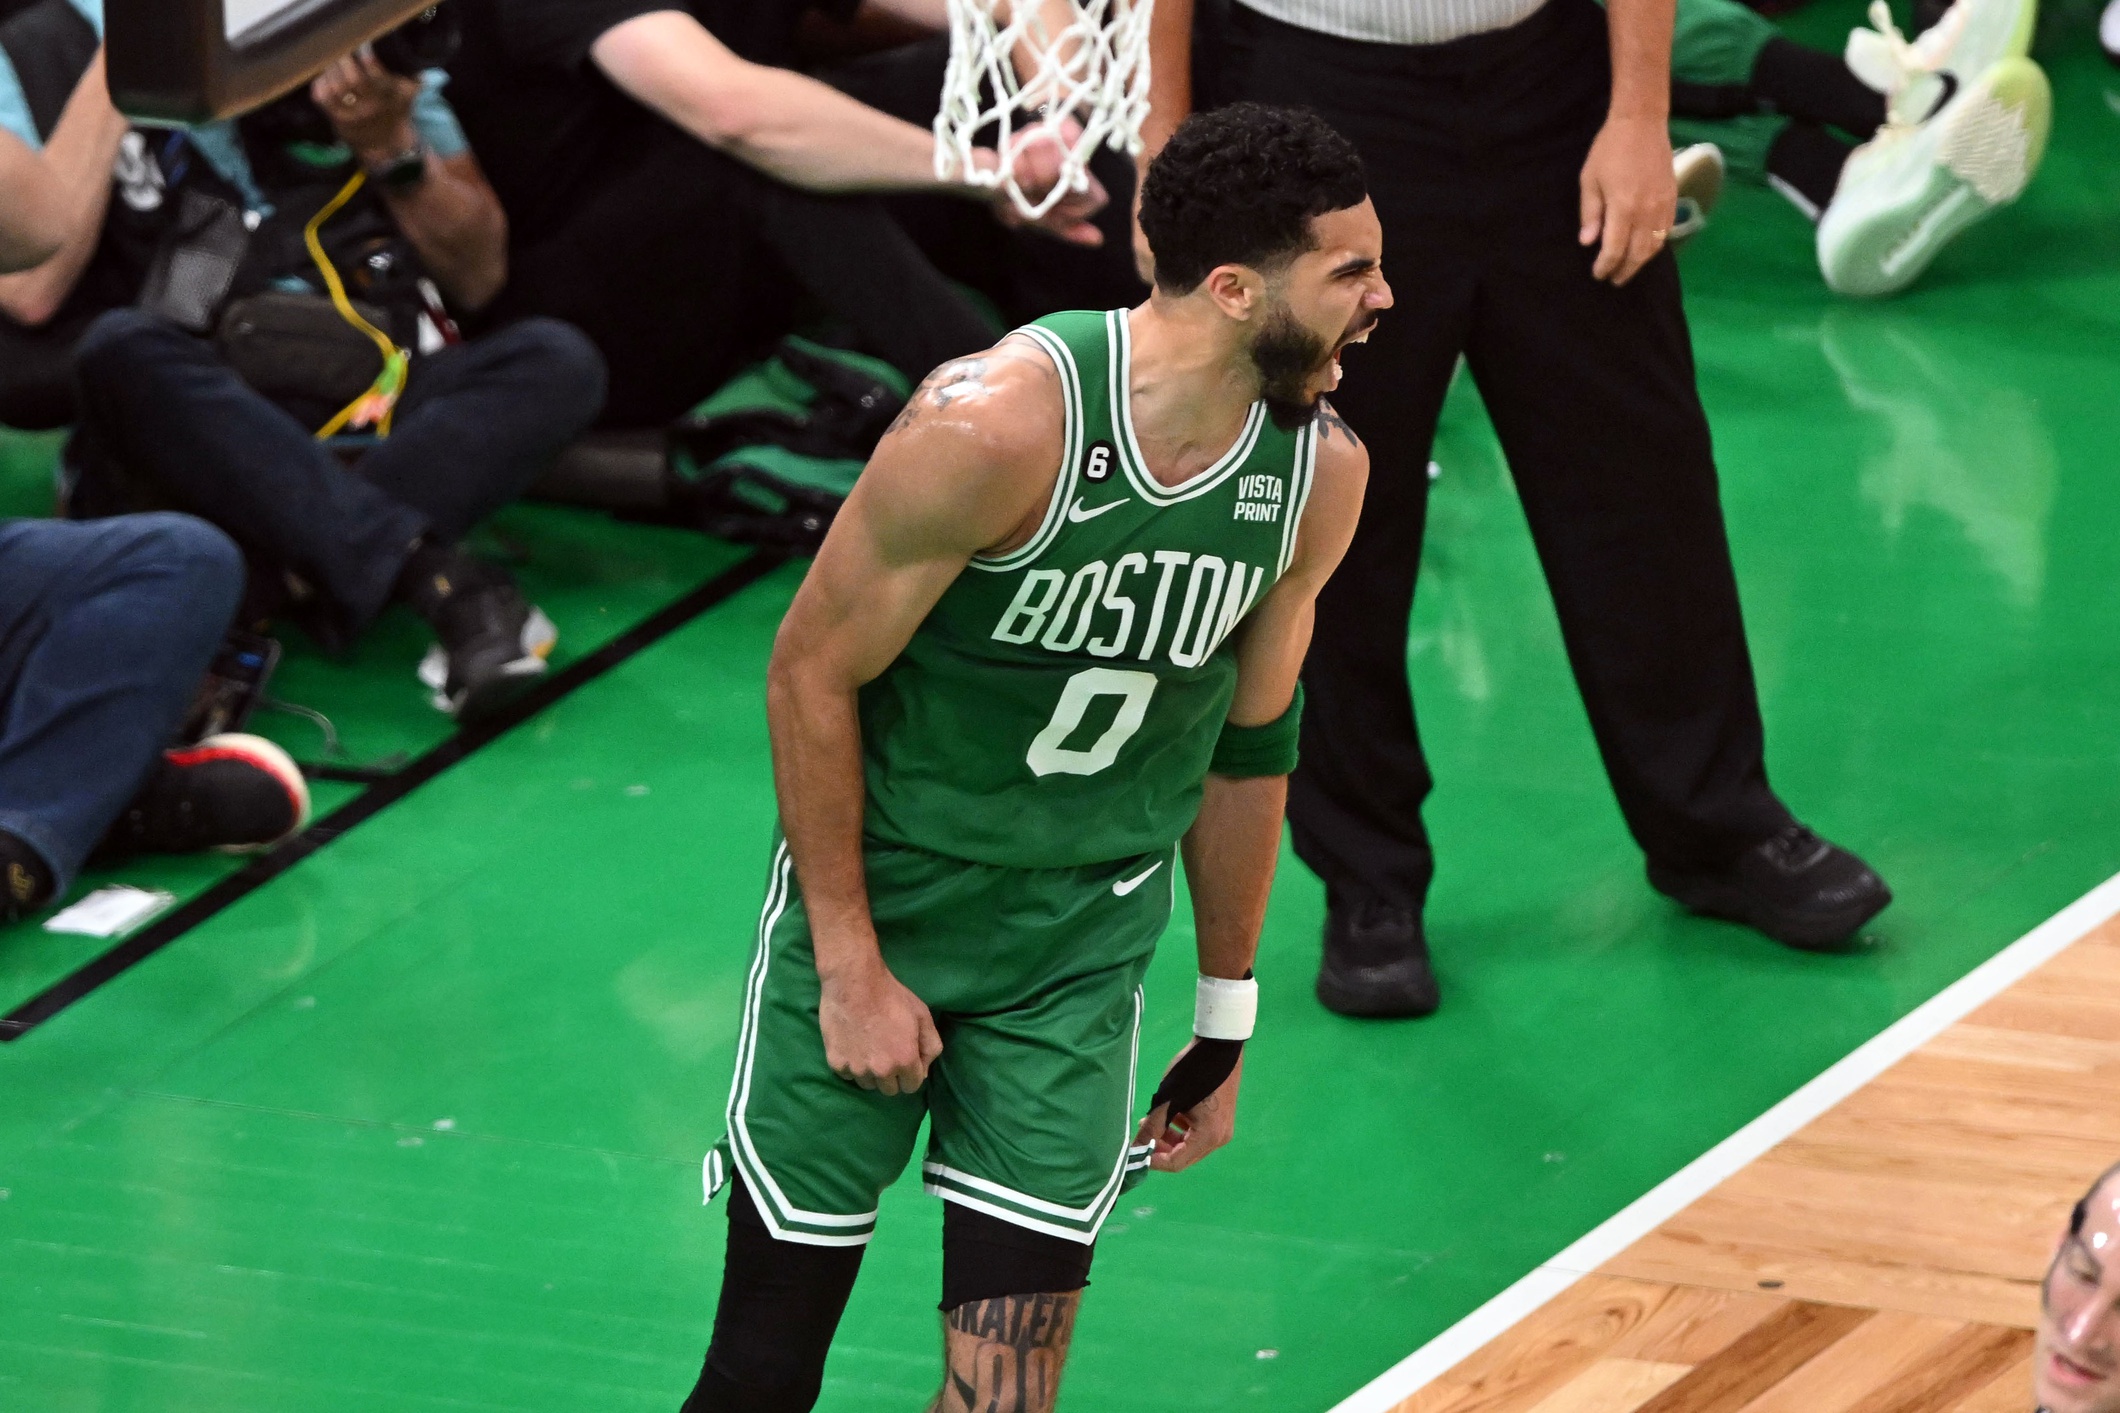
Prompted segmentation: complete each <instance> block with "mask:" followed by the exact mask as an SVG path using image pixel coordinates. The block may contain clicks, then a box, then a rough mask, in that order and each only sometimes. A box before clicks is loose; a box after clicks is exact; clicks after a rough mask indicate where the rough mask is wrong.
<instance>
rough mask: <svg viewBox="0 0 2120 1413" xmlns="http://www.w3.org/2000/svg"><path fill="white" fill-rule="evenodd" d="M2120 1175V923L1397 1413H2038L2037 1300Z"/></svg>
mask: <svg viewBox="0 0 2120 1413" xmlns="http://www.w3.org/2000/svg"><path fill="white" fill-rule="evenodd" d="M2116 1160H2120V920H2115V921H2111V922H2108V923H2106V924H2105V925H2104V926H2102V927H2100V928H2098V929H2097V930H2095V931H2093V932H2092V933H2090V934H2089V935H2088V936H2086V937H2084V938H2083V939H2082V940H2080V941H2078V942H2077V943H2075V944H2074V945H2073V946H2071V947H2070V948H2068V949H2067V950H2066V951H2064V952H2062V953H2061V954H2060V955H2059V956H2057V957H2055V958H2054V959H2053V960H2052V961H2050V962H2048V963H2047V964H2046V965H2045V966H2043V967H2041V968H2040V969H2039V970H2038V971H2036V972H2033V973H2032V974H2031V975H2030V976H2028V977H2026V978H2025V979H2024V980H2023V981H2021V982H2019V983H2017V984H2016V985H2015V986H2013V987H2011V988H2010V989H2009V990H2008V991H2005V992H2003V993H2002V994H2001V995H2000V996H1998V997H1996V998H1995V999H1994V1000H1993V1001H1991V1002H1989V1003H1988V1004H1987V1005H1985V1006H1983V1007H1981V1008H1980V1009H1979V1010H1978V1011H1975V1012H1974V1013H1973V1014H1972V1015H1971V1016H1969V1017H1967V1018H1966V1020H1965V1021H1963V1022H1962V1023H1960V1024H1959V1025H1957V1026H1955V1027H1953V1028H1952V1029H1950V1030H1948V1031H1946V1032H1945V1033H1944V1034H1942V1035H1941V1036H1939V1037H1937V1038H1936V1039H1935V1040H1934V1041H1932V1042H1930V1043H1929V1044H1928V1045H1926V1046H1924V1047H1922V1048H1921V1049H1920V1050H1918V1051H1916V1052H1915V1053H1914V1054H1912V1055H1910V1056H1908V1057H1907V1058H1906V1059H1905V1060H1903V1061H1901V1062H1900V1063H1899V1064H1898V1065H1896V1066H1894V1067H1893V1068H1892V1069H1890V1070H1888V1071H1886V1072H1885V1073H1884V1074H1883V1075H1882V1076H1880V1077H1879V1078H1878V1079H1876V1080H1875V1081H1874V1082H1872V1083H1871V1084H1869V1085H1867V1086H1866V1087H1864V1088H1863V1089H1861V1090H1859V1091H1857V1092H1856V1093H1855V1094H1854V1095H1853V1096H1851V1097H1850V1098H1848V1099H1847V1100H1845V1101H1844V1102H1843V1103H1841V1104H1840V1105H1839V1106H1838V1107H1836V1108H1834V1109H1832V1110H1830V1111H1829V1112H1827V1113H1826V1114H1825V1115H1823V1116H1822V1117H1820V1118H1819V1119H1818V1120H1816V1121H1815V1122H1813V1123H1812V1124H1810V1125H1809V1126H1807V1127H1805V1128H1804V1129H1802V1130H1800V1131H1799V1132H1797V1133H1796V1134H1795V1135H1793V1136H1792V1137H1790V1138H1789V1139H1787V1140H1786V1141H1785V1142H1783V1143H1781V1144H1780V1145H1778V1146H1777V1147H1775V1148H1774V1149H1773V1150H1771V1151H1770V1152H1768V1153H1767V1154H1766V1156H1764V1157H1763V1158H1761V1159H1760V1160H1759V1161H1757V1162H1755V1163H1753V1164H1751V1165H1750V1166H1749V1167H1747V1168H1745V1169H1743V1170H1742V1171H1740V1172H1738V1173H1737V1174H1736V1175H1735V1176H1733V1177H1731V1178H1730V1179H1729V1180H1728V1181H1726V1182H1724V1183H1723V1184H1722V1185H1721V1186H1719V1187H1717V1188H1716V1189H1715V1190H1714V1191H1712V1192H1710V1193H1709V1194H1708V1195H1707V1196H1706V1197H1703V1198H1702V1199H1700V1200H1699V1201H1698V1202H1695V1203H1694V1204H1693V1205H1692V1206H1690V1207H1688V1208H1686V1209H1685V1210H1684V1211H1682V1212H1680V1213H1679V1214H1678V1215H1677V1216H1675V1217H1673V1218H1672V1219H1671V1220H1670V1221H1668V1222H1666V1223H1665V1224H1664V1225H1663V1226H1662V1227H1660V1228H1658V1229H1657V1230H1656V1231H1654V1232H1651V1233H1650V1234H1649V1235H1648V1236H1647V1237H1645V1238H1643V1239H1642V1240H1641V1241H1639V1242H1637V1243H1635V1244H1634V1245H1633V1246H1632V1247H1630V1248H1628V1249H1627V1250H1626V1251H1624V1252H1622V1253H1621V1254H1620V1255H1619V1256H1618V1257H1616V1258H1615V1259H1613V1260H1611V1261H1609V1262H1607V1263H1606V1264H1605V1266H1604V1267H1602V1268H1601V1269H1600V1270H1598V1271H1596V1272H1594V1273H1592V1274H1590V1275H1589V1276H1587V1277H1586V1278H1584V1279H1583V1280H1582V1281H1580V1282H1579V1283H1578V1284H1576V1285H1575V1286H1574V1287H1572V1288H1571V1289H1569V1290H1568V1291H1566V1292H1565V1293H1564V1294H1562V1295H1561V1296H1559V1297H1558V1298H1556V1299H1555V1300H1553V1301H1552V1302H1551V1303H1550V1304H1548V1305H1546V1306H1545V1307H1544V1308H1542V1309H1540V1310H1539V1311H1537V1312H1536V1313H1535V1314H1533V1315H1532V1316H1531V1317H1530V1318H1528V1319H1526V1320H1525V1321H1524V1322H1523V1323H1521V1324H1519V1325H1517V1326H1516V1327H1515V1328H1513V1329H1511V1330H1510V1331H1509V1332H1508V1333H1506V1334H1505V1335H1503V1336H1502V1337H1501V1338H1499V1339H1497V1340H1495V1341H1493V1342H1492V1343H1490V1344H1488V1345H1487V1346H1486V1347H1485V1348H1483V1349H1481V1350H1480V1351H1478V1352H1477V1353H1476V1354H1474V1355H1472V1356H1471V1357H1470V1358H1468V1359H1466V1360H1465V1361H1464V1362H1462V1363H1460V1364H1459V1365H1458V1366H1457V1367H1456V1368H1454V1369H1452V1370H1451V1371H1449V1372H1448V1373H1446V1374H1444V1375H1443V1376H1442V1377H1441V1378H1439V1379H1437V1380H1436V1381H1435V1382H1433V1383H1431V1384H1429V1385H1428V1386H1427V1387H1426V1388H1424V1389H1422V1390H1420V1391H1419V1392H1418V1393H1416V1394H1414V1395H1413V1396H1412V1397H1410V1398H1408V1399H1407V1400H1405V1401H1404V1402H1403V1403H1401V1404H1399V1405H1398V1408H1397V1410H1396V1413H2030V1409H2031V1406H2032V1404H2031V1348H2032V1335H2031V1329H2032V1325H2033V1322H2034V1321H2035V1319H2036V1318H2037V1314H2038V1301H2039V1296H2038V1282H2039V1279H2040V1276H2041V1275H2042V1274H2043V1273H2044V1271H2045V1268H2046V1262H2047V1257H2048V1254H2049V1253H2050V1252H2051V1250H2052V1248H2053V1242H2054V1239H2055V1237H2056V1236H2057V1235H2058V1233H2059V1231H2060V1229H2061V1227H2062V1225H2063V1223H2064V1222H2065V1221H2066V1219H2067V1214H2068V1210H2069V1207H2070V1205H2071V1204H2072V1203H2074V1201H2075V1200H2076V1198H2077V1197H2078V1196H2080V1195H2081V1194H2082V1192H2083V1190H2084V1188H2085V1187H2087V1186H2088V1185H2089V1184H2090V1182H2091V1180H2092V1179H2093V1178H2095V1177H2096V1176H2097V1175H2098V1174H2099V1173H2100V1172H2101V1171H2103V1170H2104V1169H2105V1168H2106V1167H2107V1166H2108V1165H2110V1164H2111V1163H2113V1162H2114V1161H2116Z"/></svg>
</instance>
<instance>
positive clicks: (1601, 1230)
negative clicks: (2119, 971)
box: [1332, 874, 2120, 1413]
mask: <svg viewBox="0 0 2120 1413" xmlns="http://www.w3.org/2000/svg"><path fill="white" fill-rule="evenodd" d="M2115 913H2120V874H2116V875H2114V876H2113V877H2111V878H2108V879H2107V880H2105V882H2103V883H2101V884H2099V885H2098V886H2097V887H2096V888H2093V889H2091V891H2090V892H2088V893H2086V894H2084V895H2083V896H2082V897H2081V898H2078V899H2077V900H2076V901H2075V902H2073V903H2071V904H2069V905H2068V906H2067V907H2065V908H2063V909H2062V910H2061V911H2060V912H2058V913H2055V914H2054V915H2053V916H2052V917H2050V918H2048V919H2047V920H2046V921H2045V922H2043V923H2041V924H2039V926H2037V927H2035V928H2033V929H2032V930H2031V931H2030V932H2028V933H2026V934H2025V935H2024V936H2022V937H2020V938H2018V939H2017V940H2016V941H2015V942H2013V943H2011V944H2010V945H2009V946H2007V947H2005V948H2003V949H2002V950H2001V951H2000V952H1998V953H1996V954H1995V955H1994V956H1992V957H1990V958H1988V959H1987V960H1986V961H1985V962H1982V963H1981V964H1980V965H1979V966H1977V967H1975V968H1973V970H1971V971H1970V972H1967V973H1966V974H1965V975H1964V976H1962V977H1960V978H1959V979H1958V980H1957V981H1955V982H1953V983H1952V984H1951V985H1949V986H1947V987H1945V988H1944V989H1943V990H1942V991H1940V992H1938V993H1937V994H1936V995H1934V996H1932V997H1930V998H1929V999H1928V1000H1927V1001H1925V1002H1923V1003H1922V1004H1921V1005H1920V1006H1917V1007H1915V1008H1914V1009H1913V1010H1912V1011H1909V1012H1908V1013H1907V1014H1906V1015H1904V1016H1902V1017H1900V1018H1899V1020H1897V1021H1895V1022H1894V1023H1893V1024H1892V1025H1890V1026H1889V1027H1887V1028H1886V1029H1885V1030H1883V1031H1881V1032H1879V1033H1878V1034H1877V1035H1876V1036H1875V1037H1874V1038H1872V1039H1870V1040H1869V1041H1867V1042H1865V1043H1864V1044H1862V1045H1860V1046H1858V1047H1857V1048H1856V1049H1855V1050H1854V1051H1852V1052H1851V1053H1849V1054H1848V1055H1847V1056H1846V1057H1845V1058H1844V1059H1842V1060H1841V1061H1839V1063H1837V1064H1835V1065H1834V1066H1833V1067H1832V1068H1831V1069H1829V1070H1827V1071H1826V1072H1825V1073H1824V1074H1821V1075H1820V1076H1818V1078H1816V1079H1814V1080H1812V1081H1811V1082H1810V1083H1809V1084H1806V1085H1805V1086H1804V1087H1803V1088H1801V1089H1799V1090H1797V1091H1796V1092H1795V1093H1794V1094H1791V1095H1790V1096H1789V1097H1788V1098H1786V1099H1784V1100H1782V1101H1781V1102H1780V1103H1779V1104H1776V1105H1775V1106H1774V1107H1773V1108H1771V1109H1769V1110H1767V1112H1765V1113H1764V1114H1761V1115H1760V1116H1759V1117H1758V1118H1756V1119H1754V1120H1752V1122H1750V1123H1748V1124H1746V1125H1745V1126H1744V1127H1743V1128H1741V1129H1739V1130H1738V1131H1737V1132H1736V1133H1733V1134H1731V1135H1730V1136H1729V1137H1728V1138H1726V1139H1724V1140H1723V1141H1722V1142H1720V1143H1718V1144H1716V1145H1715V1146H1714V1147H1713V1148H1711V1149H1709V1150H1708V1151H1707V1152H1706V1153H1703V1154H1702V1155H1701V1156H1700V1157H1698V1158H1696V1159H1694V1160H1693V1161H1692V1162H1691V1163H1688V1164H1687V1165H1686V1166H1685V1167H1683V1168H1681V1169H1679V1170H1678V1171H1677V1172H1676V1173H1673V1174H1672V1175H1671V1176H1670V1177H1668V1178H1666V1179H1664V1180H1663V1181H1662V1182H1660V1183H1658V1184H1657V1185H1656V1186H1655V1187H1653V1188H1651V1189H1650V1190H1649V1191H1648V1192H1647V1193H1645V1194H1643V1195H1642V1196H1641V1197H1639V1198H1637V1199H1636V1200H1635V1201H1634V1202H1632V1203H1630V1204H1629V1205H1628V1206H1626V1207H1624V1208H1622V1209H1621V1210H1620V1211H1619V1212H1618V1213H1617V1214H1616V1215H1614V1216H1613V1217H1611V1218H1610V1219H1609V1220H1607V1221H1605V1222H1604V1223H1603V1224H1602V1225H1600V1226H1598V1227H1597V1228H1596V1229H1594V1230H1593V1231H1591V1232H1590V1233H1589V1234H1588V1235H1587V1236H1584V1237H1583V1238H1582V1239H1581V1240H1579V1241H1577V1242H1575V1243H1574V1244H1573V1245H1572V1246H1569V1247H1568V1248H1567V1249H1566V1250H1563V1251H1561V1252H1560V1253H1559V1254H1557V1255H1555V1256H1554V1257H1553V1258H1552V1259H1551V1260H1549V1261H1547V1262H1546V1263H1545V1264H1544V1265H1541V1266H1539V1267H1537V1268H1536V1269H1534V1270H1533V1271H1532V1272H1531V1273H1530V1274H1529V1275H1527V1276H1525V1277H1524V1278H1523V1279H1522V1280H1520V1281H1518V1282H1517V1283H1516V1284H1515V1285H1512V1286H1510V1287H1509V1288H1508V1289H1507V1290H1505V1291H1503V1292H1502V1293H1501V1294H1500V1295H1497V1296H1495V1297H1494V1299H1492V1300H1490V1301H1488V1302H1487V1303H1486V1304H1485V1305H1482V1306H1481V1307H1480V1308H1479V1309H1477V1310H1475V1311H1473V1312H1472V1313H1471V1314H1470V1315H1467V1316H1466V1317H1465V1318H1464V1319H1462V1320H1460V1321H1458V1322H1457V1323H1456V1324H1454V1325H1452V1326H1451V1327H1450V1328H1449V1329H1447V1330H1445V1331H1443V1333H1441V1334H1439V1335H1437V1336H1436V1337H1435V1338H1434V1339H1432V1340H1430V1341H1429V1342H1428V1343H1427V1344H1424V1345H1422V1346H1421V1347H1420V1348H1419V1349H1417V1350H1415V1351H1414V1352H1413V1353H1411V1354H1409V1355H1407V1356H1406V1357H1405V1358H1404V1359H1401V1360H1400V1361H1399V1362H1398V1363H1396V1364H1394V1365H1392V1366H1391V1367H1390V1368H1389V1369H1386V1370H1385V1371H1384V1372H1383V1373H1381V1374H1379V1375H1378V1376H1377V1377H1376V1378H1374V1379H1372V1380H1370V1382H1369V1383H1368V1384H1366V1385H1365V1386H1363V1387H1362V1388H1361V1389H1360V1390H1359V1391H1357V1392H1356V1393H1355V1394H1353V1395H1352V1396H1351V1397H1349V1398H1347V1399H1346V1400H1344V1401H1343V1402H1341V1403H1339V1404H1338V1405H1336V1406H1335V1407H1334V1408H1333V1409H1332V1413H1388V1410H1389V1409H1391V1408H1393V1407H1395V1406H1396V1405H1397V1404H1399V1403H1400V1402H1401V1401H1403V1400H1404V1399H1406V1398H1408V1397H1409V1396H1411V1395H1412V1394H1414V1393H1416V1392H1418V1391H1420V1390H1421V1389H1422V1388H1425V1387H1426V1386H1427V1385H1429V1384H1430V1383H1432V1382H1434V1381H1435V1380H1436V1379H1437V1378H1439V1377H1440V1376H1442V1375H1443V1374H1444V1373H1446V1372H1447V1371H1449V1370H1450V1369H1452V1368H1455V1367H1456V1366H1457V1365H1458V1364H1460V1363H1462V1362H1464V1360H1465V1359H1466V1358H1468V1357H1469V1356H1470V1355H1472V1354H1473V1353H1474V1352H1475V1351H1477V1350H1478V1349H1480V1348H1481V1347H1482V1346H1484V1345H1486V1344H1487V1343H1488V1342H1489V1341H1491V1340H1494V1339H1496V1338H1498V1337H1499V1336H1500V1335H1502V1334H1503V1333H1505V1332H1506V1331H1508V1330H1509V1329H1510V1328H1511V1327H1513V1326H1514V1325H1516V1324H1517V1323H1518V1322H1520V1321H1522V1320H1523V1319H1525V1318H1526V1317H1527V1316H1529V1315H1530V1314H1531V1313H1532V1312H1533V1311H1535V1310H1537V1309H1538V1308H1539V1307H1540V1306H1542V1305H1544V1304H1545V1303H1546V1302H1547V1301H1549V1300H1551V1299H1553V1298H1554V1297H1555V1296H1557V1295H1559V1294H1560V1293H1561V1292H1562V1291H1564V1290H1566V1289H1568V1287H1570V1286H1572V1285H1574V1284H1575V1283H1576V1282H1577V1281H1579V1280H1581V1279H1582V1278H1583V1277H1584V1276H1586V1275H1588V1274H1589V1273H1590V1272H1592V1271H1594V1270H1596V1269H1597V1268H1598V1267H1599V1266H1602V1265H1603V1264H1605V1262H1607V1261H1609V1260H1611V1259H1612V1258H1613V1257H1615V1256H1617V1255H1619V1253H1620V1252H1622V1251H1624V1250H1626V1249H1627V1248H1628V1247H1629V1246H1632V1245H1633V1244H1634V1243H1635V1242H1637V1241H1639V1240H1640V1239H1641V1238H1643V1237H1645V1236H1647V1235H1648V1234H1649V1233H1650V1232H1652V1231H1654V1230H1656V1228H1658V1227H1660V1226H1662V1225H1663V1224H1664V1223H1665V1222H1666V1221H1668V1220H1670V1219H1671V1218H1672V1217H1674V1216H1676V1215H1677V1214H1678V1213H1679V1212H1680V1211H1681V1210H1682V1209H1684V1208H1686V1207H1688V1206H1690V1205H1691V1204H1692V1203H1693V1202H1694V1201H1695V1200H1696V1199H1697V1198H1700V1197H1702V1196H1704V1195H1705V1194H1706V1193H1707V1192H1708V1190H1709V1189H1710V1188H1713V1187H1715V1186H1716V1185H1717V1184H1719V1183H1720V1182H1722V1180H1723V1179H1724V1178H1727V1177H1729V1176H1730V1175H1732V1174H1733V1173H1735V1172H1737V1170H1738V1169H1740V1168H1742V1167H1744V1166H1745V1165H1746V1164H1748V1163H1750V1162H1752V1161H1753V1160H1754V1159H1756V1158H1758V1157H1760V1156H1761V1155H1762V1154H1764V1153H1765V1152H1766V1151H1767V1150H1768V1149H1770V1148H1772V1147H1773V1146H1774V1145H1775V1144H1777V1143H1779V1142H1781V1141H1782V1140H1783V1139H1785V1138H1787V1137H1788V1136H1789V1135H1791V1134H1793V1133H1795V1132H1796V1131H1797V1130H1798V1129H1800V1128H1802V1127H1803V1126H1804V1125H1805V1124H1807V1123H1809V1122H1811V1120H1813V1119H1815V1118H1817V1117H1818V1116H1819V1115H1821V1114H1823V1113H1825V1111H1826V1110H1828V1109H1830V1108H1832V1107H1833V1106H1834V1105H1835V1104H1838V1103H1839V1102H1840V1101H1841V1100H1843V1099H1845V1098H1847V1097H1848V1096H1849V1095H1850V1094H1853V1093H1854V1092H1855V1091H1856V1090H1858V1089H1860V1088H1862V1087H1863V1086H1864V1085H1865V1084H1868V1083H1869V1082H1870V1081H1871V1080H1873V1079H1875V1078H1877V1076H1879V1075H1881V1074H1883V1073H1884V1072H1885V1071H1886V1070H1888V1069H1890V1068H1891V1067H1892V1066H1893V1065H1895V1064H1897V1063H1898V1062H1899V1061H1901V1060H1903V1059H1905V1058H1906V1057H1907V1056H1908V1055H1910V1054H1912V1053H1913V1052H1914V1051H1916V1050H1918V1049H1920V1048H1921V1047H1922V1046H1923V1045H1926V1044H1927V1043H1928V1042H1929V1041H1931V1040H1933V1039H1935V1038H1936V1037H1937V1036H1939V1035H1941V1034H1942V1033H1943V1032H1944V1031H1946V1030H1948V1029H1950V1028H1951V1027H1952V1026H1953V1025H1956V1024H1957V1023H1958V1022H1959V1021H1961V1020H1963V1019H1965V1018H1966V1017H1967V1016H1968V1015H1971V1014H1972V1013H1973V1012H1974V1011H1975V1010H1977V1009H1979V1008H1980V1006H1981V1005H1982V1004H1983V1003H1985V1002H1987V1001H1989V1000H1991V999H1993V998H1994V997H1995V996H1997V995H1999V994H2000V993H2001V992H2003V991H2005V990H2007V989H2008V988H2009V987H2011V986H2012V985H2014V984H2016V983H2017V982H2019V981H2021V980H2023V979H2024V978H2025V977H2026V976H2029V975H2030V974H2031V973H2032V972H2033V971H2035V970H2037V969H2038V968H2039V967H2040V966H2042V965H2043V964H2045V963H2046V962H2048V961H2051V960H2052V959H2053V958H2054V957H2055V956H2057V955H2059V954H2060V953H2061V952H2062V951H2063V950H2064V949H2066V948H2067V947H2068V946H2069V944H2070V943H2072V942H2075V941H2077V940H2079V939H2080V938H2082V937H2083V936H2085V935H2086V934H2087V933H2089V932H2090V931H2091V930H2092V929H2094V928H2096V927H2097V926H2098V925H2099V924H2100V923H2102V922H2105V921H2106V920H2107V919H2109V918H2111V917H2112V916H2113V915H2114V914H2115Z"/></svg>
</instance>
